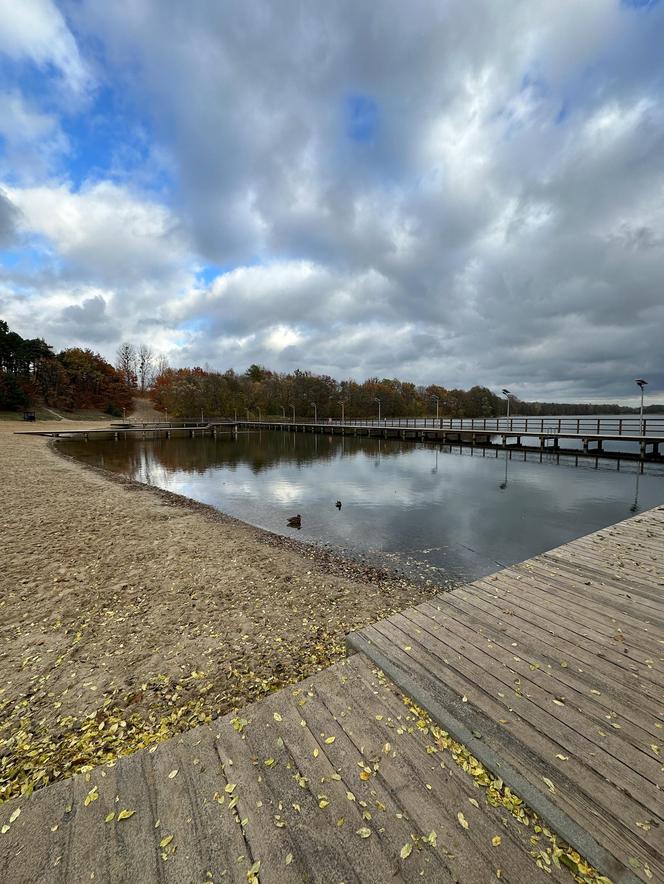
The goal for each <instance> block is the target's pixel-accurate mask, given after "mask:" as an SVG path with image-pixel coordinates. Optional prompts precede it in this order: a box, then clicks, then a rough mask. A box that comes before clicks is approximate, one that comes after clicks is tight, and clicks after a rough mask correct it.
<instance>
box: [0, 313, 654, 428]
mask: <svg viewBox="0 0 664 884" xmlns="http://www.w3.org/2000/svg"><path fill="white" fill-rule="evenodd" d="M137 394H138V395H140V394H143V395H149V396H150V397H151V399H152V401H153V403H154V405H155V407H156V408H157V410H159V411H161V412H162V413H163V414H164V416H165V417H166V416H168V417H169V418H170V417H172V418H194V417H195V418H199V417H200V416H201V414H202V415H204V416H205V417H235V416H237V417H238V418H245V417H249V418H252V419H253V418H259V417H264V418H267V417H287V418H292V417H293V416H295V417H296V418H297V419H309V418H313V417H318V418H319V419H322V420H326V419H327V418H340V417H341V416H342V415H343V416H344V417H346V418H367V417H377V416H378V410H379V408H380V414H381V416H382V417H423V416H425V415H428V416H434V415H436V413H438V415H439V416H440V417H466V418H469V417H495V416H498V415H503V414H505V409H506V403H505V399H504V398H503V397H502V396H500V395H498V394H497V393H495V392H493V391H492V390H490V389H489V388H488V387H483V386H474V387H471V388H470V389H469V390H461V389H457V388H454V389H448V388H446V387H444V386H442V385H440V384H429V385H424V386H423V385H416V384H413V383H410V382H408V381H402V380H399V379H398V378H377V377H373V378H369V379H367V380H366V381H363V382H362V383H359V382H358V381H355V380H352V379H350V380H343V381H338V380H336V379H335V378H333V377H330V376H329V375H317V374H314V373H312V372H309V371H302V370H300V369H296V370H295V371H293V372H289V373H280V372H275V371H271V370H270V369H268V368H265V367H264V366H262V365H257V364H254V365H250V366H249V368H248V369H247V370H246V371H245V372H243V373H237V372H236V371H234V370H233V369H229V370H228V371H225V372H220V371H212V370H209V369H203V368H200V367H195V368H170V367H169V366H168V363H167V361H166V359H165V358H164V357H163V356H160V355H159V354H157V353H155V351H154V350H153V349H152V347H151V346H150V345H149V344H145V343H141V344H138V345H135V344H132V343H130V342H123V343H122V344H121V345H120V346H119V348H118V350H117V353H116V359H115V365H114V366H113V365H111V364H110V363H109V362H107V361H106V360H105V359H104V358H103V357H102V356H100V355H99V354H98V353H94V352H93V351H92V350H89V349H80V348H76V347H74V348H69V349H66V350H62V351H61V352H60V353H54V351H53V348H52V347H50V346H49V345H48V344H47V343H46V342H45V341H44V340H42V339H41V338H31V339H27V338H22V337H21V336H20V335H19V334H17V333H16V332H13V331H11V330H10V329H9V327H8V325H7V323H6V322H4V321H2V320H0V410H13V411H17V410H21V409H25V408H28V407H31V406H33V405H35V404H41V403H43V404H45V405H50V406H52V407H54V408H59V409H62V410H65V411H76V410H85V409H95V410H98V411H104V412H107V413H108V414H110V415H115V416H121V415H122V414H123V411H125V410H127V411H129V410H130V409H131V404H132V398H133V396H134V395H137ZM637 410H638V409H635V408H631V407H627V406H620V405H616V404H591V403H585V404H583V403H556V402H525V401H521V400H519V399H518V398H517V397H516V396H513V397H512V399H511V413H512V414H518V415H534V416H539V415H550V414H555V415H565V414H575V415H577V414H598V415H599V414H634V413H635V412H636V411H637ZM658 410H659V411H662V410H664V407H663V406H661V405H659V406H657V405H651V406H649V407H648V408H646V411H650V412H657V411H658Z"/></svg>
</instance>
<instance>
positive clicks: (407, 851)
mask: <svg viewBox="0 0 664 884" xmlns="http://www.w3.org/2000/svg"><path fill="white" fill-rule="evenodd" d="M412 852H413V845H412V843H411V842H410V841H408V843H407V844H404V846H403V847H402V848H401V853H400V856H401V859H408V857H409V856H410V855H411V853H412Z"/></svg>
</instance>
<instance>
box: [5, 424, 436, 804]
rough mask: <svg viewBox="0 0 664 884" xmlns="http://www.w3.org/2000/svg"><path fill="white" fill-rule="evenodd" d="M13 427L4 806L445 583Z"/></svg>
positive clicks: (145, 740) (246, 695)
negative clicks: (124, 472) (340, 551)
mask: <svg viewBox="0 0 664 884" xmlns="http://www.w3.org/2000/svg"><path fill="white" fill-rule="evenodd" d="M97 426H98V424H97ZM22 427H23V425H22V423H21V422H16V423H11V422H2V425H1V426H0V471H1V472H2V475H3V483H4V490H5V507H4V508H3V511H2V512H1V513H0V530H1V531H2V533H3V537H4V538H6V539H7V540H6V543H4V544H3V548H2V549H1V550H0V586H1V587H2V592H1V593H0V624H1V625H0V803H1V802H2V801H3V800H6V799H8V798H10V797H14V796H15V795H17V794H22V793H23V794H25V793H26V792H29V791H31V790H32V789H33V788H38V787H40V786H43V785H46V784H47V783H49V782H52V781H53V780H54V779H61V778H63V777H68V776H71V775H72V774H73V773H76V772H78V771H81V770H86V769H89V767H90V766H94V765H95V764H99V763H106V762H108V761H112V760H114V759H115V758H117V757H119V756H120V755H123V754H127V753H129V752H132V751H135V750H136V749H138V748H142V747H143V746H145V745H150V744H152V743H154V742H159V741H161V740H163V739H167V738H168V737H170V736H173V735H174V734H176V733H178V732H181V731H183V730H186V729H188V728H190V727H193V726H195V725H197V724H200V723H201V722H202V721H207V720H210V719H211V718H213V717H217V716H219V715H223V714H225V713H226V712H229V711H231V710H233V709H237V708H238V707H240V706H243V705H245V704H247V703H249V702H252V701H254V700H256V699H259V698H260V697H263V696H265V695H266V694H268V693H271V692H272V691H274V690H276V689H278V688H280V687H283V686H285V685H288V684H292V683H295V682H298V681H301V680H302V679H303V678H306V677H307V676H309V675H312V674H314V673H315V672H318V671H320V670H321V669H323V668H326V667H327V666H329V665H331V664H332V663H334V662H336V661H338V660H340V659H342V658H343V657H345V656H346V654H347V649H346V647H345V635H346V634H347V633H349V632H351V631H353V630H356V629H358V628H361V626H363V625H366V624H368V623H370V622H373V621H375V620H378V619H381V618H383V617H386V616H389V614H391V613H394V612H396V611H397V610H403V609H404V608H407V607H410V606H412V605H415V604H419V603H420V602H422V601H424V600H425V599H427V598H430V597H432V596H433V595H435V594H437V593H438V592H441V591H442V590H443V587H439V586H429V587H426V586H423V585H416V584H415V583H413V582H412V581H409V580H407V579H405V578H403V577H400V576H399V575H398V574H396V573H394V572H393V571H392V572H390V571H388V570H387V569H379V568H376V567H374V566H372V565H362V564H361V563H358V562H356V561H352V560H351V561H347V560H346V559H344V558H343V557H342V556H339V555H337V554H335V552H334V551H329V550H326V549H323V548H321V547H319V546H315V545H310V544H308V543H304V542H302V541H298V540H296V539H291V538H287V537H282V536H281V535H277V534H272V533H271V532H269V531H265V530H264V529H261V528H258V527H255V526H252V525H249V524H247V523H245V522H241V521H240V520H238V519H235V518H233V517H232V516H228V515H226V514H224V513H222V512H220V511H219V510H216V509H214V508H213V507H210V506H208V505H206V504H202V503H199V502H198V501H195V500H191V499H189V498H185V497H184V496H182V495H178V494H174V493H172V492H167V491H163V490H162V489H159V488H155V487H154V486H147V485H144V484H143V483H140V482H136V481H134V480H131V479H128V478H127V477H124V476H121V475H118V474H113V473H109V472H108V471H106V470H103V469H100V468H98V467H93V466H89V465H87V464H83V463H81V462H80V461H77V460H75V459H74V458H72V457H71V456H69V455H66V454H63V453H61V452H60V451H58V450H57V447H55V446H54V445H53V444H49V443H48V440H47V439H46V438H42V437H30V436H15V435H14V434H13V433H14V430H15V429H21V428H22ZM27 747H29V751H28V749H27Z"/></svg>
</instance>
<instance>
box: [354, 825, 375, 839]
mask: <svg viewBox="0 0 664 884" xmlns="http://www.w3.org/2000/svg"><path fill="white" fill-rule="evenodd" d="M355 834H356V835H359V836H360V838H368V837H369V836H370V835H371V829H368V828H367V827H366V826H362V828H361V829H358V830H357V832H356V833H355Z"/></svg>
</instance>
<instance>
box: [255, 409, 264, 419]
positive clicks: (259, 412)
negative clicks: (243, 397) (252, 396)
mask: <svg viewBox="0 0 664 884" xmlns="http://www.w3.org/2000/svg"><path fill="white" fill-rule="evenodd" d="M256 411H257V412H258V420H259V421H262V420H263V418H262V417H261V410H260V408H258V406H256Z"/></svg>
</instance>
